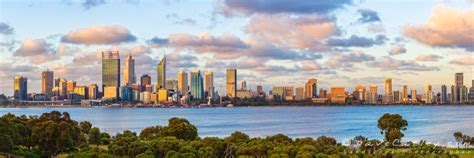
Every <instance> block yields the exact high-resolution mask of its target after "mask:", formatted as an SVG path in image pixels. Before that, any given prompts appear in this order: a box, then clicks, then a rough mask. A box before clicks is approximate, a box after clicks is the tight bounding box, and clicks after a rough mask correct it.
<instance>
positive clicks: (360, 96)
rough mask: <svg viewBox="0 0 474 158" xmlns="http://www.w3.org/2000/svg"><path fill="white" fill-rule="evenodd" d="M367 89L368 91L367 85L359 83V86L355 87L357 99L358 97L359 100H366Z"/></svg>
mask: <svg viewBox="0 0 474 158" xmlns="http://www.w3.org/2000/svg"><path fill="white" fill-rule="evenodd" d="M365 91H366V89H365V86H363V85H357V86H356V87H355V92H356V93H355V94H356V96H355V97H356V99H357V100H364V98H365Z"/></svg>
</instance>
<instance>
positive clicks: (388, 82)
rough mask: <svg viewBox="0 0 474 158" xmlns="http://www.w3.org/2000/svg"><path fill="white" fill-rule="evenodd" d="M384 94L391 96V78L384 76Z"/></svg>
mask: <svg viewBox="0 0 474 158" xmlns="http://www.w3.org/2000/svg"><path fill="white" fill-rule="evenodd" d="M385 95H387V96H392V95H393V94H392V79H391V78H386V79H385Z"/></svg>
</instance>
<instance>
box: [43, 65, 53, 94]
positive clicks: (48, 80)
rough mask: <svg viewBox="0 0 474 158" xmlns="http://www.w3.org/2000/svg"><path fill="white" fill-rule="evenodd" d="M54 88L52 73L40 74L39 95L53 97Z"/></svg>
mask: <svg viewBox="0 0 474 158" xmlns="http://www.w3.org/2000/svg"><path fill="white" fill-rule="evenodd" d="M53 86H54V73H53V71H49V70H46V71H43V73H41V93H43V94H46V95H47V96H48V97H51V96H53Z"/></svg>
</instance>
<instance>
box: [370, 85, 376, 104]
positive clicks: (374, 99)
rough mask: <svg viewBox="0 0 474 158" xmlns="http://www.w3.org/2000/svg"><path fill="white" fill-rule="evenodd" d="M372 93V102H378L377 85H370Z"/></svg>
mask: <svg viewBox="0 0 474 158" xmlns="http://www.w3.org/2000/svg"><path fill="white" fill-rule="evenodd" d="M370 95H371V96H370V100H371V104H376V103H377V102H378V94H377V85H370Z"/></svg>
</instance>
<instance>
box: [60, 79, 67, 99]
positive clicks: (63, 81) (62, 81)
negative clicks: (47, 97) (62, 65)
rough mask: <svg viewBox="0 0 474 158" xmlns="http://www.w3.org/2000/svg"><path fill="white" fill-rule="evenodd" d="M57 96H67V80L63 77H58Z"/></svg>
mask: <svg viewBox="0 0 474 158" xmlns="http://www.w3.org/2000/svg"><path fill="white" fill-rule="evenodd" d="M58 80H59V96H60V97H61V98H62V99H65V98H66V96H67V80H66V79H64V78H59V79H58Z"/></svg>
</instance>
